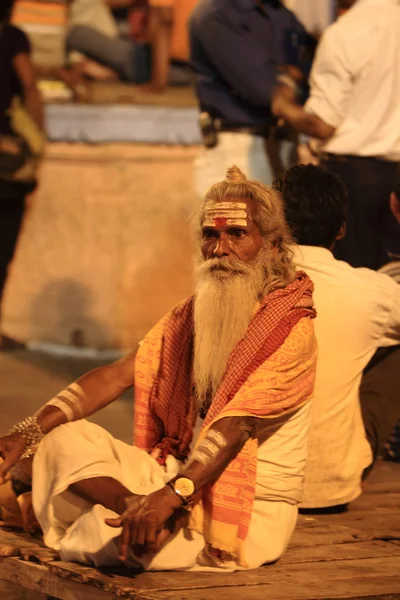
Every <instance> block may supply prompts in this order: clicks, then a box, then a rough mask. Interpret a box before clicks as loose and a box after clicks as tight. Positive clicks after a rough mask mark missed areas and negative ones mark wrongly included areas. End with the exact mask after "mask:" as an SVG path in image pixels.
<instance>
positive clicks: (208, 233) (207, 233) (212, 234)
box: [203, 229, 218, 240]
mask: <svg viewBox="0 0 400 600" xmlns="http://www.w3.org/2000/svg"><path fill="white" fill-rule="evenodd" d="M216 237H218V234H217V232H216V231H214V229H203V239H206V240H211V239H213V238H216Z"/></svg>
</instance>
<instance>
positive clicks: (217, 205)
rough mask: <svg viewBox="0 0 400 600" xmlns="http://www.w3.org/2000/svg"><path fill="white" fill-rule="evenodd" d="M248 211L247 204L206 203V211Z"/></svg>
mask: <svg viewBox="0 0 400 600" xmlns="http://www.w3.org/2000/svg"><path fill="white" fill-rule="evenodd" d="M218 209H220V210H239V209H242V210H246V209H247V204H246V203H245V202H206V204H205V205H204V210H205V211H207V210H218Z"/></svg>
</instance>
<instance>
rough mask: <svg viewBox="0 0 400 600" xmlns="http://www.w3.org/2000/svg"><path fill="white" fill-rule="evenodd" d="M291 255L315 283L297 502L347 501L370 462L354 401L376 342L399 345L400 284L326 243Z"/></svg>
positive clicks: (315, 505) (356, 492) (357, 489)
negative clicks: (313, 342) (313, 354)
mask: <svg viewBox="0 0 400 600" xmlns="http://www.w3.org/2000/svg"><path fill="white" fill-rule="evenodd" d="M295 261H296V264H297V265H298V267H299V268H300V269H303V270H304V271H306V272H307V273H308V275H309V276H310V277H311V279H312V280H313V282H314V286H315V289H314V302H315V307H316V310H317V318H316V319H315V321H314V324H315V333H316V337H317V342H318V363H317V376H316V383H315V392H314V398H313V401H312V404H313V405H312V417H311V428H310V433H309V445H308V459H307V467H306V477H305V493H304V498H303V503H302V506H303V507H305V508H320V507H324V506H334V505H337V504H345V503H347V502H350V501H351V500H354V499H355V498H356V497H357V496H359V494H360V493H361V477H362V473H363V471H364V469H365V468H366V467H367V466H368V465H370V464H371V461H372V452H371V447H370V445H369V443H368V441H367V438H366V434H365V429H364V425H363V420H362V416H361V410H360V404H359V386H360V382H361V377H362V372H363V370H364V368H365V367H366V365H367V364H368V362H369V361H370V359H371V358H372V356H373V355H374V353H375V351H376V350H377V348H379V347H383V346H392V345H395V344H399V343H400V286H399V285H398V284H396V283H395V282H394V281H393V280H392V279H390V277H388V276H386V275H382V274H380V273H376V272H375V271H371V270H370V269H355V268H353V267H351V266H350V265H348V264H347V263H345V262H342V261H338V260H336V259H335V258H334V257H333V255H332V253H331V252H329V250H326V249H325V248H317V247H314V246H300V247H298V248H296V249H295Z"/></svg>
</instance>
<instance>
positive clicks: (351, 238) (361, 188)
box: [321, 154, 400, 269]
mask: <svg viewBox="0 0 400 600" xmlns="http://www.w3.org/2000/svg"><path fill="white" fill-rule="evenodd" d="M321 166H323V167H325V168H326V169H328V170H329V171H332V172H333V173H336V174H337V175H339V176H340V177H341V179H342V180H343V182H344V184H345V185H346V187H347V190H348V192H349V205H348V213H347V220H346V225H347V232H346V236H345V238H344V239H343V240H340V241H339V242H337V243H336V246H335V249H334V254H335V257H336V258H338V259H339V260H345V261H346V262H348V263H350V264H351V265H352V266H353V267H369V268H370V269H379V268H380V267H382V266H383V265H384V264H386V263H387V262H388V260H389V259H388V253H389V252H392V253H398V252H399V249H400V230H399V225H398V223H397V221H396V220H395V218H394V216H393V215H392V213H391V210H390V206H389V199H390V194H391V192H392V191H393V189H394V178H395V172H396V163H394V162H389V161H383V160H377V159H375V158H370V157H358V156H340V155H337V156H336V155H332V154H329V155H324V157H323V159H322V161H321Z"/></svg>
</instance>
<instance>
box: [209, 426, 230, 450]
mask: <svg viewBox="0 0 400 600" xmlns="http://www.w3.org/2000/svg"><path fill="white" fill-rule="evenodd" d="M206 438H209V439H210V440H213V441H214V442H215V443H216V444H218V446H219V447H220V448H224V447H225V446H226V445H227V443H228V442H227V441H226V439H225V436H223V435H222V433H221V432H220V431H215V430H214V429H210V431H209V432H208V433H207V435H206Z"/></svg>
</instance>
